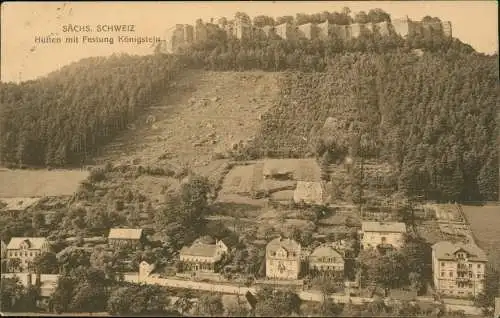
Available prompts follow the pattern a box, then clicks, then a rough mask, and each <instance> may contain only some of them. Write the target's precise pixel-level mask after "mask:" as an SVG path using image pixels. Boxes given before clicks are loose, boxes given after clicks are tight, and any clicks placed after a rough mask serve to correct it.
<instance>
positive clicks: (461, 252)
mask: <svg viewBox="0 0 500 318" xmlns="http://www.w3.org/2000/svg"><path fill="white" fill-rule="evenodd" d="M487 262H488V259H487V257H486V254H485V253H484V251H483V250H481V249H480V248H479V247H478V246H476V245H474V244H462V243H452V242H448V241H441V242H438V243H436V244H434V245H433V246H432V274H433V280H434V288H435V289H436V290H437V291H438V292H440V293H442V294H446V295H453V296H459V297H460V296H462V297H468V296H476V295H477V294H478V293H480V292H481V291H482V290H483V288H484V272H485V267H486V263H487Z"/></svg>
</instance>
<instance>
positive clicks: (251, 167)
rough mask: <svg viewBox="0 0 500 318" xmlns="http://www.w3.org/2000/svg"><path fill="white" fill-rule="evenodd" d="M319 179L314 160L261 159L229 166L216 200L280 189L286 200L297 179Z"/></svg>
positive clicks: (317, 168)
mask: <svg viewBox="0 0 500 318" xmlns="http://www.w3.org/2000/svg"><path fill="white" fill-rule="evenodd" d="M320 180H321V170H320V168H319V166H318V163H317V162H316V160H314V159H265V160H262V161H257V162H255V163H253V164H245V165H237V166H235V167H233V168H232V169H231V170H230V171H229V172H228V174H227V175H226V176H225V178H224V180H223V183H222V189H221V191H220V192H219V200H220V201H227V200H226V199H227V196H235V195H236V196H243V197H248V199H251V196H252V195H253V194H255V193H256V192H259V191H264V192H268V193H269V194H273V193H275V192H281V193H280V195H281V196H282V197H284V198H285V200H287V199H288V198H289V199H292V197H293V196H292V194H293V192H290V191H293V190H295V188H296V186H297V181H320ZM284 191H286V192H284ZM280 195H278V196H280ZM242 199H243V198H242ZM240 201H241V200H240ZM249 204H250V203H249Z"/></svg>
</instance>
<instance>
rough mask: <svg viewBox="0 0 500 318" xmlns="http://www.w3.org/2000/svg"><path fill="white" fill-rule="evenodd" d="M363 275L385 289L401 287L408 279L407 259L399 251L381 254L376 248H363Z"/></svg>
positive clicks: (361, 257)
mask: <svg viewBox="0 0 500 318" xmlns="http://www.w3.org/2000/svg"><path fill="white" fill-rule="evenodd" d="M359 259H360V264H361V270H362V277H363V279H364V280H367V281H368V282H371V283H373V284H378V285H380V286H382V287H383V288H385V289H389V288H393V287H400V286H401V285H402V284H403V283H404V282H405V280H406V277H405V273H407V265H406V259H405V258H404V256H403V255H402V254H401V253H400V252H398V251H387V252H386V253H385V254H383V255H381V254H379V253H378V252H377V251H376V250H375V249H370V250H363V251H362V252H361V253H360V256H359Z"/></svg>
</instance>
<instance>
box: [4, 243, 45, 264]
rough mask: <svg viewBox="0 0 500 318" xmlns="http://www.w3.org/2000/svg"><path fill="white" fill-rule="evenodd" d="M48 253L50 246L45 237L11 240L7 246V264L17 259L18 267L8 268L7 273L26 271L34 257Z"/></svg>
mask: <svg viewBox="0 0 500 318" xmlns="http://www.w3.org/2000/svg"><path fill="white" fill-rule="evenodd" d="M48 251H50V244H49V241H47V239H46V238H45V237H13V238H11V239H10V242H9V245H7V251H6V258H7V260H8V262H9V264H10V263H11V260H13V259H18V260H19V266H16V267H15V268H9V271H21V272H24V271H27V270H28V269H29V265H30V263H31V262H32V261H33V260H34V259H35V257H37V256H38V255H40V254H42V253H44V252H48ZM9 266H10V265H9Z"/></svg>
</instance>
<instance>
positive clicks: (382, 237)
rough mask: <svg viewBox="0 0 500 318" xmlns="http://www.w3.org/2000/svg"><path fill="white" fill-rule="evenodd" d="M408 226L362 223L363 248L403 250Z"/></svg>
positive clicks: (392, 223) (391, 223) (398, 223)
mask: <svg viewBox="0 0 500 318" xmlns="http://www.w3.org/2000/svg"><path fill="white" fill-rule="evenodd" d="M405 234H406V225H405V224H404V223H400V222H362V223H361V233H360V236H361V246H362V247H363V249H368V248H375V247H378V248H389V247H392V248H397V249H398V248H401V247H402V246H403V245H404V242H405Z"/></svg>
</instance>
